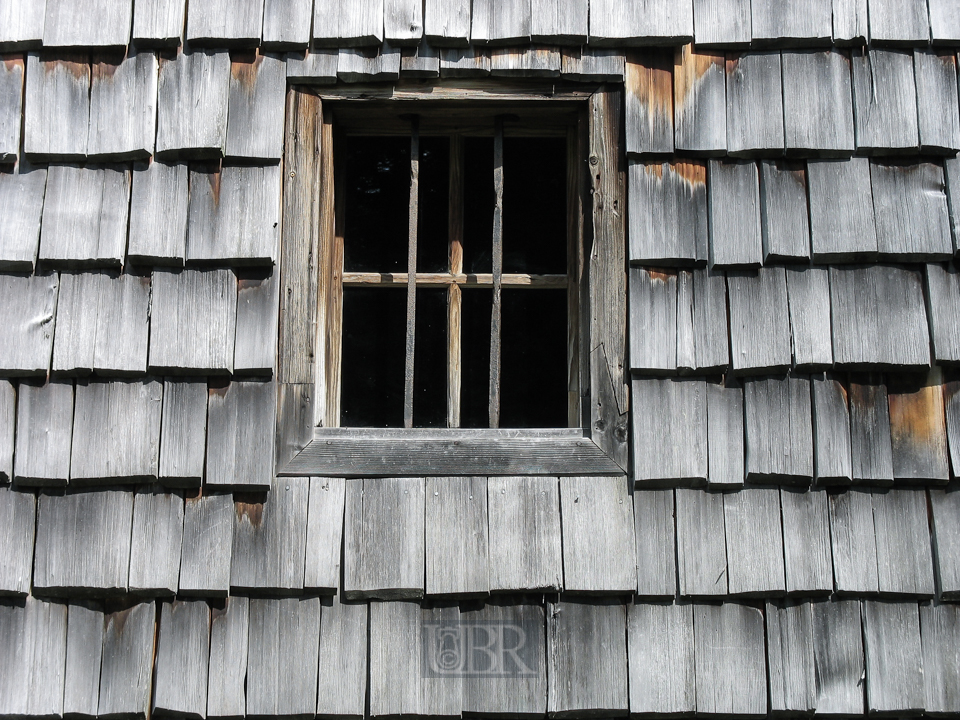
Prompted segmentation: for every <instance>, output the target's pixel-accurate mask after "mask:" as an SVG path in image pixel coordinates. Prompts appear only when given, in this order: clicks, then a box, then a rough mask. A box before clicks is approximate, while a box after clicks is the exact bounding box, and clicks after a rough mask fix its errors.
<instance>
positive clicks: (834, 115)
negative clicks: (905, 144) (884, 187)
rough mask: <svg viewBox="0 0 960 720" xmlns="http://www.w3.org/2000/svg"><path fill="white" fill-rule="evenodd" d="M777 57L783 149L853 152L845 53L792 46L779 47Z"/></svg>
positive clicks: (832, 153)
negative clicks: (780, 70)
mask: <svg viewBox="0 0 960 720" xmlns="http://www.w3.org/2000/svg"><path fill="white" fill-rule="evenodd" d="M820 4H822V2H821V3H820ZM828 26H829V24H828ZM782 62H783V116H784V133H785V137H784V141H785V144H786V150H787V152H788V153H796V152H799V153H803V154H813V155H816V156H820V157H828V156H835V155H849V154H852V153H853V150H854V134H853V96H852V85H851V75H850V73H851V67H850V56H849V55H848V54H847V53H846V52H844V51H842V50H835V49H831V50H807V51H793V52H784V53H783V60H782Z"/></svg>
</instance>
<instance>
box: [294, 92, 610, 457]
mask: <svg viewBox="0 0 960 720" xmlns="http://www.w3.org/2000/svg"><path fill="white" fill-rule="evenodd" d="M620 94H621V91H620V90H619V88H618V89H614V90H610V91H607V90H603V89H600V90H599V91H598V89H597V88H584V87H583V86H580V87H576V88H575V89H573V88H571V89H569V90H563V89H560V90H558V89H557V87H556V86H555V85H554V86H550V87H549V89H547V88H544V87H535V86H532V85H529V84H527V85H524V84H521V83H516V84H515V85H514V86H512V87H510V88H504V87H503V86H501V85H497V84H494V83H486V84H484V83H471V84H470V86H469V87H458V86H454V85H449V84H447V83H444V82H443V81H439V82H434V83H417V84H416V85H414V86H412V87H410V88H399V87H397V88H390V87H384V86H371V87H366V88H364V87H359V86H347V87H344V88H340V87H337V88H331V89H321V90H319V91H318V96H316V95H314V94H313V93H312V92H311V91H303V90H300V89H298V88H291V90H290V94H289V95H288V106H287V107H288V142H287V152H286V155H287V157H285V161H284V162H285V167H288V168H291V169H292V170H291V172H290V173H288V177H287V184H286V186H285V190H284V193H285V201H284V202H285V213H284V229H283V245H284V248H283V252H282V261H281V262H282V263H283V267H284V268H285V269H286V268H289V266H290V262H291V260H292V259H295V258H298V259H307V260H308V261H311V262H312V261H314V260H315V262H316V264H317V279H316V285H315V287H316V292H317V295H316V296H317V297H318V303H317V306H316V311H315V313H313V314H312V315H311V313H310V312H309V311H308V310H307V309H306V308H304V306H303V305H299V306H298V302H299V301H298V300H297V299H296V298H295V297H294V295H293V294H292V293H301V292H303V293H304V294H303V302H304V303H305V302H306V299H307V298H308V296H309V292H310V290H309V286H308V287H307V289H306V291H305V292H304V291H302V290H301V289H300V288H299V287H298V284H299V282H300V280H302V281H304V282H305V281H307V280H309V277H308V276H307V275H306V274H303V275H302V276H300V277H299V280H298V279H296V278H295V279H293V280H287V279H285V280H284V288H285V291H284V293H285V295H284V304H283V306H282V308H281V328H280V332H281V343H280V344H281V357H280V369H279V371H278V379H279V380H280V382H281V402H280V421H279V424H280V430H279V432H280V439H279V446H280V447H281V448H284V447H287V448H289V449H288V450H286V451H284V450H282V449H281V452H279V453H278V458H279V464H280V468H278V470H279V471H280V472H282V473H284V474H318V475H320V474H340V475H342V474H360V475H363V474H445V473H457V474H465V473H473V474H488V475H489V474H505V473H526V472H529V473H539V474H612V473H622V472H623V468H624V467H626V465H627V458H626V448H627V442H626V440H627V431H626V425H627V421H626V417H627V410H628V408H627V401H628V399H627V382H626V375H625V372H624V352H625V344H626V343H625V329H626V318H625V306H626V297H625V296H626V288H625V248H624V247H623V241H624V235H623V222H624V217H623V210H624V206H625V200H624V197H623V193H624V167H623V165H624V162H625V159H624V158H623V157H621V149H622V143H621V142H620V138H619V133H620V125H621V120H620V113H621V109H620ZM438 98H440V99H438ZM310 113H316V116H315V117H322V123H319V122H315V121H311V120H310ZM321 113H322V114H321ZM311 146H313V147H317V148H318V150H319V153H318V154H319V160H318V161H314V160H313V159H311V156H310V155H309V150H308V149H309V148H310V147H311ZM411 177H414V178H416V181H415V182H412V181H411ZM310 184H312V185H313V187H315V188H317V190H318V195H319V199H318V207H317V217H316V222H315V225H314V224H312V223H311V222H308V220H310V218H307V217H305V216H304V215H303V201H305V200H306V199H307V192H306V190H305V188H306V187H307V186H309V185H310ZM501 187H502V190H501V191H500V193H498V192H497V190H496V189H497V188H501ZM291 191H292V195H291V198H288V197H287V196H288V193H291ZM498 194H499V198H500V200H501V204H500V207H501V212H499V213H497V214H495V213H494V208H495V207H497V206H498V203H497V200H498ZM294 211H296V212H299V214H298V215H294V214H292V213H293V212H294ZM411 218H416V220H415V222H409V220H410V219H411ZM495 218H496V219H495ZM313 232H315V233H316V235H317V236H318V237H316V238H311V237H309V235H310V234H311V233H313ZM288 243H290V245H289V247H288ZM311 243H315V256H314V255H313V246H310V244H311ZM411 264H412V265H413V266H414V267H415V269H416V272H415V273H414V274H413V275H412V276H409V275H408V273H407V268H408V267H409V266H410V265H411ZM284 272H286V270H284ZM294 272H295V273H298V274H299V270H294ZM498 298H499V299H498ZM288 308H289V309H288ZM301 333H306V334H307V335H308V337H313V338H314V340H315V343H316V351H315V353H313V354H312V358H311V359H312V363H307V362H304V360H303V358H302V357H299V356H298V355H296V347H297V345H298V344H299V346H300V348H303V346H304V342H303V341H302V340H301V339H300V334H301ZM498 346H499V347H498ZM498 350H499V352H498ZM498 359H499V362H498ZM287 365H290V366H291V367H292V368H295V370H293V371H291V372H290V373H287V372H286V371H285V368H286V366H287ZM311 365H312V367H313V370H314V374H313V379H314V382H315V387H314V392H313V394H312V396H311V397H310V402H311V403H312V404H313V408H312V416H313V419H314V420H315V424H316V426H317V428H316V430H313V431H310V432H308V431H307V429H306V428H305V425H306V422H305V419H304V418H305V416H306V414H307V413H306V411H305V410H304V403H305V401H304V400H303V398H305V397H306V391H305V390H304V389H303V384H304V381H305V379H306V377H307V372H306V371H307V368H308V367H309V366H311ZM291 381H297V382H296V385H297V388H294V387H293V386H292V385H293V384H294V383H292V382H291ZM288 384H290V386H289V387H288V386H287V385H288ZM295 393H299V396H298V397H300V398H301V400H294V399H292V398H293V397H294V394H295ZM288 396H289V397H288ZM285 398H287V399H285ZM297 403H299V405H297ZM294 407H297V408H299V410H298V411H297V412H294V410H293V408H294ZM293 415H295V416H296V417H293V418H292V419H291V417H288V416H293ZM290 423H293V424H294V426H295V429H294V430H291V429H290V427H289V425H290ZM501 428H508V429H501ZM526 428H529V429H526ZM541 428H551V429H549V430H544V429H541ZM291 438H293V439H291ZM464 463H466V464H464Z"/></svg>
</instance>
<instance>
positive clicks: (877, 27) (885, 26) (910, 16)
mask: <svg viewBox="0 0 960 720" xmlns="http://www.w3.org/2000/svg"><path fill="white" fill-rule="evenodd" d="M870 39H871V40H873V41H875V42H878V43H883V44H891V45H892V44H896V45H926V44H927V43H928V42H929V39H930V27H929V25H928V19H927V3H925V2H924V1H923V0H900V1H899V2H898V1H897V0H870Z"/></svg>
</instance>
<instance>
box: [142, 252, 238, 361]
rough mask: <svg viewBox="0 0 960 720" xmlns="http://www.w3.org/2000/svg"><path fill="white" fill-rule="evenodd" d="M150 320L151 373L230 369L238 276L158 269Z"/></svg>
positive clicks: (205, 271)
mask: <svg viewBox="0 0 960 720" xmlns="http://www.w3.org/2000/svg"><path fill="white" fill-rule="evenodd" d="M152 302H153V308H152V313H151V322H150V362H149V367H150V371H151V372H170V373H174V374H193V375H203V374H206V375H212V374H223V373H227V372H231V371H232V370H233V356H234V339H235V334H236V314H237V279H236V276H235V275H234V274H233V272H231V271H230V270H183V271H166V270H157V271H156V272H154V274H153V298H152Z"/></svg>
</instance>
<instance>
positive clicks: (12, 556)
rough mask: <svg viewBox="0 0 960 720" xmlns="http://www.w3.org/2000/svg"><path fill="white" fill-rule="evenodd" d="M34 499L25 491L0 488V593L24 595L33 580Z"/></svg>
mask: <svg viewBox="0 0 960 720" xmlns="http://www.w3.org/2000/svg"><path fill="white" fill-rule="evenodd" d="M36 525H37V499H36V497H35V496H34V495H33V494H32V493H29V492H18V491H17V490H14V489H11V488H9V487H0V543H2V544H3V547H4V548H5V552H4V554H3V559H2V560H0V595H13V596H15V597H25V596H26V595H28V594H29V593H30V586H31V580H32V579H33V538H34V532H35V530H36Z"/></svg>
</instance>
